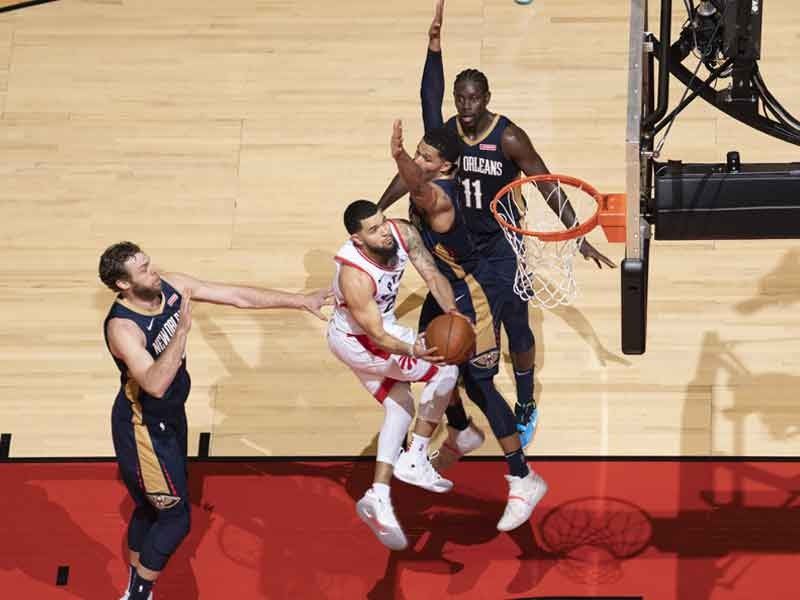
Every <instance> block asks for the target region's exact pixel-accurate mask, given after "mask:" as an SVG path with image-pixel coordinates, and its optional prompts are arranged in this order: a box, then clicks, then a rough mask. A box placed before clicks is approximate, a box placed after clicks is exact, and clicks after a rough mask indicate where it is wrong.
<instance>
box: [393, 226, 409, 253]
mask: <svg viewBox="0 0 800 600" xmlns="http://www.w3.org/2000/svg"><path fill="white" fill-rule="evenodd" d="M389 225H391V226H392V229H394V232H395V234H396V235H397V239H398V240H400V245H401V246H403V250H405V251H406V254H408V244H406V241H405V240H404V239H403V236H402V234H401V233H400V228H399V227H398V226H397V223H395V222H394V219H389Z"/></svg>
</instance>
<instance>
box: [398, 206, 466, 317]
mask: <svg viewBox="0 0 800 600" xmlns="http://www.w3.org/2000/svg"><path fill="white" fill-rule="evenodd" d="M394 222H395V224H396V225H397V228H398V229H399V230H400V235H402V236H403V239H404V240H405V242H406V245H407V246H408V257H409V259H410V260H411V264H413V265H414V268H415V269H416V270H417V272H418V273H419V274H420V277H422V279H423V280H424V281H425V284H426V285H427V286H428V289H430V291H431V294H433V297H434V298H436V301H437V302H438V303H439V306H441V307H442V310H443V311H444V312H457V311H458V308H456V301H455V298H454V297H453V288H452V287H451V286H450V282H449V281H447V278H445V276H444V275H442V273H441V272H440V271H439V269H437V268H436V263H435V262H434V261H433V256H431V253H430V252H428V249H427V248H426V247H425V244H424V243H423V241H422V238H421V237H420V236H419V231H417V228H416V227H414V226H413V225H412V224H411V223H409V222H408V221H404V220H402V219H396V220H395V221H394Z"/></svg>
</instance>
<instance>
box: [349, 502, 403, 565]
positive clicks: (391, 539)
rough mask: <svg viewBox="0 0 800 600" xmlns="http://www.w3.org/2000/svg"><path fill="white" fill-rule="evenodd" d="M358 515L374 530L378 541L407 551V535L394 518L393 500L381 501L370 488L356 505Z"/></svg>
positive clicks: (392, 548)
mask: <svg viewBox="0 0 800 600" xmlns="http://www.w3.org/2000/svg"><path fill="white" fill-rule="evenodd" d="M356 513H358V516H359V517H361V520H362V521H364V523H366V524H367V525H368V526H369V528H370V529H372V532H373V533H374V534H375V536H376V537H377V538H378V541H380V543H381V544H383V545H384V546H386V547H387V548H389V549H391V550H405V548H406V547H407V546H408V540H407V539H406V534H405V533H403V528H402V527H400V523H398V522H397V517H395V516H394V509H393V508H392V501H391V500H388V501H386V500H381V498H379V497H378V495H377V494H376V493H375V492H374V491H373V490H372V488H370V489H368V490H367V492H366V494H364V497H363V498H361V500H359V501H358V502H357V503H356Z"/></svg>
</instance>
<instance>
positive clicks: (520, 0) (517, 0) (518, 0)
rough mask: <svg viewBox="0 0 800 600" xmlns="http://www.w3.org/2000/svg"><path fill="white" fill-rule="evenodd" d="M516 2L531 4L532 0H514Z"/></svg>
mask: <svg viewBox="0 0 800 600" xmlns="http://www.w3.org/2000/svg"><path fill="white" fill-rule="evenodd" d="M514 2H516V3H517V4H533V0H514Z"/></svg>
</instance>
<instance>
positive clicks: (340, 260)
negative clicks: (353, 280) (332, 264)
mask: <svg viewBox="0 0 800 600" xmlns="http://www.w3.org/2000/svg"><path fill="white" fill-rule="evenodd" d="M365 258H366V257H365ZM333 260H335V261H336V262H338V263H339V264H340V265H347V266H348V267H353V268H354V269H358V270H359V271H361V272H362V273H366V274H367V275H368V276H369V280H370V281H371V282H372V295H373V296H375V295H376V294H377V293H378V284H377V283H375V278H374V277H373V276H372V275H370V274H369V271H367V270H366V269H364V267H361V266H359V265H357V264H356V263H354V262H352V261H349V260H347V259H346V258H342V257H341V256H334V257H333ZM370 262H371V261H370Z"/></svg>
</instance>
